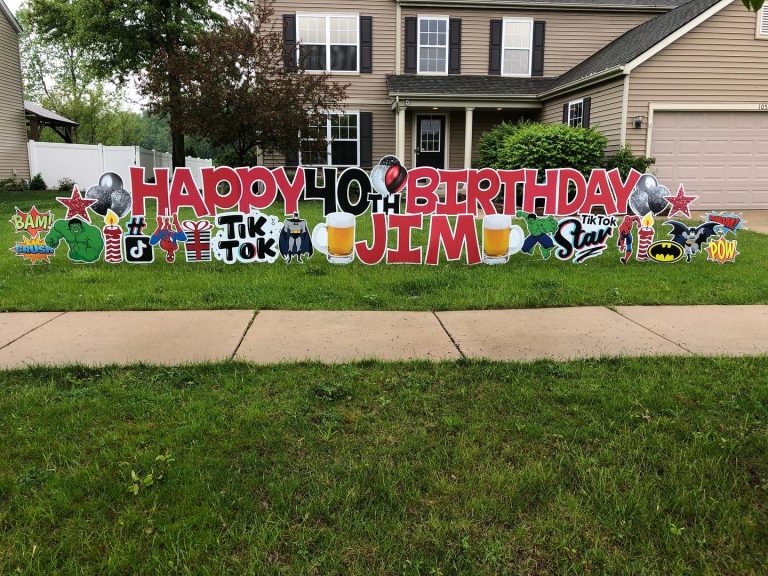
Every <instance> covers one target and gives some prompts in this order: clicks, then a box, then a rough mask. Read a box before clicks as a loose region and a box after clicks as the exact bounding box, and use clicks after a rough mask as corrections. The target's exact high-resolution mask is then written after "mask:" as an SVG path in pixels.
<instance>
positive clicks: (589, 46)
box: [275, 0, 768, 209]
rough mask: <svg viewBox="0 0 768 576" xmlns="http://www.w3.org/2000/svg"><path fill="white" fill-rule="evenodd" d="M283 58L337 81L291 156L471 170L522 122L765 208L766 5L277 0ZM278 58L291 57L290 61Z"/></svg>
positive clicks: (716, 204)
mask: <svg viewBox="0 0 768 576" xmlns="http://www.w3.org/2000/svg"><path fill="white" fill-rule="evenodd" d="M275 9H276V14H277V17H279V18H282V22H283V29H284V39H285V48H286V52H287V54H289V60H292V61H293V63H295V62H301V63H303V65H304V66H305V68H307V69H310V70H323V71H328V72H331V73H332V74H333V75H334V76H337V77H338V78H339V79H340V80H341V81H346V82H348V83H349V85H350V86H349V89H348V92H347V95H348V99H347V102H346V108H345V113H344V114H332V115H330V116H329V118H328V121H327V126H325V127H324V128H325V130H326V133H327V138H328V140H329V144H328V150H327V154H321V155H320V156H319V157H318V156H317V155H316V154H315V155H313V157H312V158H307V157H304V158H302V157H301V155H299V157H298V161H300V162H303V163H305V164H313V165H317V164H327V165H334V166H340V167H341V166H349V165H359V166H362V167H370V166H371V164H372V163H375V162H376V161H377V160H378V158H380V157H382V156H385V155H388V154H393V153H394V154H396V155H397V156H399V157H400V158H401V160H402V161H403V162H404V163H405V164H406V165H407V166H422V165H429V166H435V167H439V168H446V169H463V168H468V167H470V166H471V164H472V161H473V159H475V158H476V156H477V143H478V139H479V136H480V134H481V133H482V132H483V131H485V130H487V129H489V128H491V127H493V126H494V125H496V124H498V123H499V122H501V121H502V120H511V121H514V120H517V119H519V118H530V119H533V120H539V121H543V122H563V123H567V124H570V125H572V126H585V127H589V126H591V127H593V128H596V129H598V130H600V131H601V132H602V133H603V134H604V135H605V136H606V137H607V138H608V142H609V147H608V151H609V153H610V152H613V151H616V150H618V149H619V147H620V146H622V145H624V144H629V145H631V146H632V149H633V150H634V151H635V153H642V154H648V155H651V156H654V157H655V158H656V166H655V168H654V169H655V171H656V172H657V174H658V175H659V177H660V178H661V179H662V181H664V182H666V183H667V185H668V186H670V187H676V186H677V184H678V183H680V182H683V183H685V185H686V189H687V191H688V192H689V193H692V194H697V195H699V196H700V200H699V202H698V203H697V207H699V208H734V209H735V208H768V12H766V10H765V9H763V10H762V11H761V12H760V13H758V14H755V13H753V12H750V11H748V10H747V9H746V8H745V7H744V6H743V4H742V3H741V2H739V1H738V0H690V1H688V2H684V1H681V0H431V1H430V0H369V1H367V2H355V3H347V4H343V3H341V4H334V3H330V2H326V1H322V2H321V1H319V0H277V1H276V2H275ZM289 64H290V62H289Z"/></svg>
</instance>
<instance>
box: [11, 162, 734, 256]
mask: <svg viewBox="0 0 768 576" xmlns="http://www.w3.org/2000/svg"><path fill="white" fill-rule="evenodd" d="M696 199H697V196H694V195H689V194H687V193H686V191H685V189H684V187H683V186H682V184H681V185H680V186H679V187H678V188H677V192H676V193H675V194H673V193H671V191H670V190H669V189H668V188H667V187H666V186H664V185H663V184H661V183H660V182H659V181H658V180H657V178H656V177H655V176H654V175H652V174H641V173H639V172H637V171H634V170H633V171H631V172H630V173H629V174H628V176H627V177H622V176H621V174H620V173H619V171H618V170H603V169H598V170H593V171H592V172H591V174H589V175H588V176H585V175H583V174H581V173H580V172H578V171H577V170H574V169H571V168H561V169H554V170H546V171H545V172H544V173H539V171H537V170H529V169H520V170H493V169H490V168H483V169H472V170H438V169H435V168H430V167H419V168H413V169H411V170H407V169H406V168H405V167H404V166H403V165H402V163H401V162H400V161H399V160H398V159H397V158H396V157H394V156H387V157H385V158H383V159H382V160H381V162H380V163H379V165H378V166H376V167H375V168H374V169H373V170H371V172H370V173H368V172H366V171H364V170H362V169H360V168H348V169H345V170H343V171H340V170H338V169H336V168H324V169H318V168H309V167H299V168H296V169H292V170H291V171H290V172H289V171H288V170H287V169H286V168H283V167H281V168H276V169H269V168H266V167H263V166H256V167H244V168H229V167H223V166H222V167H211V168H203V169H202V171H201V179H200V184H198V183H197V182H196V181H195V179H194V177H193V174H192V172H191V171H190V170H189V169H186V168H180V169H177V170H176V171H175V172H174V173H173V175H171V174H170V172H169V170H168V169H167V168H157V169H155V170H154V173H153V174H147V173H146V171H145V170H144V168H140V167H131V168H130V169H129V170H128V180H127V182H126V181H124V180H123V178H122V177H121V176H120V175H118V174H114V173H107V174H104V175H103V176H102V177H101V178H100V179H99V182H98V183H96V184H94V185H93V186H91V187H89V188H88V189H87V190H86V191H85V194H83V193H82V192H81V191H80V190H79V189H78V188H77V187H75V188H74V189H73V190H72V192H71V194H69V196H61V197H57V198H56V200H57V201H58V202H59V203H60V204H61V206H62V207H63V208H64V209H65V211H64V210H62V212H63V214H60V215H58V217H57V216H55V215H54V214H53V212H52V211H46V212H41V211H39V210H37V208H36V207H35V206H32V207H31V209H29V210H27V211H23V210H20V209H18V208H17V209H16V212H15V214H14V215H13V216H12V217H11V219H10V222H11V224H12V225H13V227H14V229H15V231H16V232H17V233H18V236H17V238H18V240H17V241H16V243H15V245H14V246H13V247H12V248H11V251H12V252H13V253H14V254H15V256H17V257H19V258H21V259H23V260H25V261H27V262H30V263H32V264H36V263H50V262H51V259H52V258H53V257H54V256H59V257H61V256H62V255H66V257H67V258H68V259H69V260H71V261H73V262H79V263H83V264H91V263H94V262H99V261H102V260H103V261H105V262H107V263H110V264H121V263H125V264H151V263H153V262H155V261H156V260H161V261H164V262H165V263H167V264H174V263H176V262H178V261H179V260H183V261H185V262H187V263H207V262H215V261H219V262H224V263H226V264H233V265H234V264H273V263H275V262H279V261H282V262H286V263H291V262H296V263H302V262H305V261H306V260H307V259H309V258H312V257H315V255H316V254H317V253H320V254H321V255H322V257H323V258H326V259H327V260H328V261H329V262H330V263H332V264H342V265H343V264H350V263H352V262H354V261H358V262H361V263H363V264H368V265H373V264H379V263H384V262H386V263H387V264H426V265H437V264H438V263H439V262H440V261H445V260H448V261H464V262H466V263H467V264H481V263H484V264H488V265H504V264H508V263H510V261H512V260H513V258H524V257H536V258H542V259H545V260H546V259H550V258H553V257H554V259H556V260H561V261H570V262H573V263H574V264H581V263H583V262H587V261H589V260H591V259H593V258H598V257H605V255H606V254H610V253H613V254H614V257H616V258H617V259H618V260H619V261H620V262H621V263H623V264H629V263H630V262H631V261H634V262H653V263H660V264H671V263H675V262H691V261H692V260H693V259H694V258H697V257H698V255H699V254H706V260H708V261H712V262H716V263H720V264H724V263H727V262H734V261H735V260H736V257H737V256H738V255H739V252H738V250H737V240H736V239H735V238H734V237H735V235H736V232H737V231H738V230H739V229H742V228H743V227H744V223H745V222H744V221H743V219H742V216H741V214H737V213H735V212H711V213H708V214H705V215H704V217H703V222H694V223H691V222H690V220H691V212H690V206H691V204H692V203H694V202H695V200H696ZM307 202H318V203H319V204H320V205H321V206H322V213H323V216H322V218H320V219H319V220H320V221H317V222H308V221H307V220H306V219H304V218H302V217H301V214H300V206H301V205H305V206H306V204H305V203H307ZM278 204H279V205H280V206H281V207H282V210H279V211H277V210H275V209H274V208H273V205H278ZM276 212H277V213H279V214H280V216H278V215H275V213H276ZM182 213H183V214H184V215H185V216H186V217H185V218H182V216H181V214H182ZM678 214H679V215H680V218H684V219H687V220H688V222H682V221H680V220H679V219H675V218H674V217H675V216H677V215H678ZM361 218H366V219H368V220H369V221H370V230H371V232H367V233H366V234H365V235H363V234H361V231H360V230H359V229H358V226H357V224H358V222H359V221H360V219H361ZM659 222H661V224H662V225H661V226H659V225H658V224H659ZM366 228H368V227H366ZM418 238H424V241H422V242H419V241H418V240H417V239H418ZM391 239H394V241H390V240H391ZM616 250H618V251H616ZM182 254H183V257H182Z"/></svg>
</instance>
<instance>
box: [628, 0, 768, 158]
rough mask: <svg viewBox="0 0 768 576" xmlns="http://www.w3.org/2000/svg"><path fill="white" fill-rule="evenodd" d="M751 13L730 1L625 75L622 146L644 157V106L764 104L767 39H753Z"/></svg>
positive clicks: (767, 84)
mask: <svg viewBox="0 0 768 576" xmlns="http://www.w3.org/2000/svg"><path fill="white" fill-rule="evenodd" d="M755 24H756V23H755V14H754V13H753V12H750V11H749V10H747V9H746V8H744V6H743V4H741V2H733V3H732V4H731V5H730V6H728V7H726V8H724V9H723V10H721V11H720V12H719V13H718V14H716V15H715V16H713V17H712V18H710V19H709V20H708V21H706V22H704V23H703V24H700V25H699V26H698V27H697V28H695V29H694V30H692V31H691V32H689V33H688V34H686V35H685V36H683V37H682V38H680V39H679V40H677V41H676V42H674V43H673V44H671V45H670V46H668V47H667V48H665V49H664V50H662V51H661V52H659V53H658V54H656V55H655V56H654V57H653V58H651V59H650V60H648V62H646V63H644V64H642V65H641V66H639V67H638V68H636V69H635V70H634V71H632V73H631V75H630V89H629V112H628V118H627V122H628V123H630V124H631V122H632V119H633V118H634V117H635V116H643V118H644V123H643V128H642V129H635V128H633V127H632V126H631V125H630V126H628V127H627V142H628V143H629V144H630V145H631V146H632V148H633V149H634V150H635V151H636V152H645V149H646V138H647V128H646V127H647V120H648V111H649V105H650V103H652V102H653V103H681V104H695V103H699V104H701V103H706V102H717V103H723V104H733V105H744V104H754V105H755V106H754V108H755V109H757V105H758V104H759V103H765V102H768V40H759V39H755Z"/></svg>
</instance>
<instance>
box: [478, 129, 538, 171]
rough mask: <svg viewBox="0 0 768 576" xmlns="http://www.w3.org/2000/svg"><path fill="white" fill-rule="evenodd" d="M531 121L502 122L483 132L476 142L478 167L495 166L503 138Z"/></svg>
mask: <svg viewBox="0 0 768 576" xmlns="http://www.w3.org/2000/svg"><path fill="white" fill-rule="evenodd" d="M530 123H531V121H530V120H520V121H519V122H506V121H505V122H502V123H501V124H499V125H498V126H496V127H495V128H493V129H492V130H488V131H487V132H483V134H482V135H481V136H480V142H479V143H478V152H479V153H480V158H479V160H478V162H477V164H478V166H479V167H480V168H488V167H492V166H496V165H497V164H498V163H499V152H500V151H501V148H502V146H503V144H504V139H505V138H506V137H507V136H511V135H512V134H514V133H515V132H517V131H518V130H519V129H520V128H521V127H523V126H527V125H529V124H530Z"/></svg>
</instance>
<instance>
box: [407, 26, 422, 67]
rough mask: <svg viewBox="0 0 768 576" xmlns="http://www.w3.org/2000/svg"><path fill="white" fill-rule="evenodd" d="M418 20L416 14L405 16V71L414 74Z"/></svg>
mask: <svg viewBox="0 0 768 576" xmlns="http://www.w3.org/2000/svg"><path fill="white" fill-rule="evenodd" d="M418 25H419V23H418V20H417V19H416V16H406V18H405V73H406V74H416V58H417V56H418V54H417V52H418V35H419V31H418V29H417V28H418Z"/></svg>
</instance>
